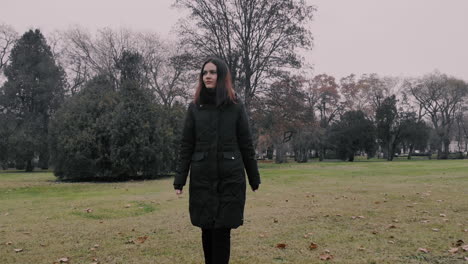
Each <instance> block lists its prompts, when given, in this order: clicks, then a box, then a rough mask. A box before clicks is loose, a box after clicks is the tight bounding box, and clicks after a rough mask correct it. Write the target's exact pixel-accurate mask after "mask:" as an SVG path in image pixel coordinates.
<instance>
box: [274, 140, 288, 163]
mask: <svg viewBox="0 0 468 264" xmlns="http://www.w3.org/2000/svg"><path fill="white" fill-rule="evenodd" d="M275 149H276V157H275V163H285V162H286V159H285V157H284V146H283V144H281V143H280V144H277V145H276V148H275Z"/></svg>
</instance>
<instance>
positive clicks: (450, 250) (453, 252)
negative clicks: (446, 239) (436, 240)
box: [448, 247, 458, 254]
mask: <svg viewBox="0 0 468 264" xmlns="http://www.w3.org/2000/svg"><path fill="white" fill-rule="evenodd" d="M448 252H450V253H452V254H455V253H457V252H458V248H457V247H456V248H451V249H449V251H448Z"/></svg>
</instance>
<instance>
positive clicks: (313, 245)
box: [309, 242, 318, 250]
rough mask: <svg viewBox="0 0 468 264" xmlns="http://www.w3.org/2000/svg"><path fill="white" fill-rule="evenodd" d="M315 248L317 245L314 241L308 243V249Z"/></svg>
mask: <svg viewBox="0 0 468 264" xmlns="http://www.w3.org/2000/svg"><path fill="white" fill-rule="evenodd" d="M316 248H318V245H317V244H315V243H314V242H312V243H310V245H309V249H311V250H312V249H316Z"/></svg>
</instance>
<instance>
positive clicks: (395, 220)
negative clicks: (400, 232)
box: [392, 219, 400, 223]
mask: <svg viewBox="0 0 468 264" xmlns="http://www.w3.org/2000/svg"><path fill="white" fill-rule="evenodd" d="M392 222H393V223H398V222H400V221H398V219H393V220H392Z"/></svg>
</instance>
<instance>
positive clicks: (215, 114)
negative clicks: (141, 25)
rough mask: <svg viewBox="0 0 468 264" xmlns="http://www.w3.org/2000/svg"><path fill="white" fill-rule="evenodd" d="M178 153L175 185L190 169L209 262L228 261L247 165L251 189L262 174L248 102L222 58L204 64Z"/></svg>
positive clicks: (193, 204) (194, 209) (192, 207)
mask: <svg viewBox="0 0 468 264" xmlns="http://www.w3.org/2000/svg"><path fill="white" fill-rule="evenodd" d="M179 154H180V155H179V158H180V160H179V164H178V168H177V174H176V177H175V180H174V189H175V190H176V194H178V195H179V194H181V193H182V189H183V187H184V185H185V183H186V180H187V176H188V173H189V170H190V178H189V179H190V184H189V211H190V220H191V222H192V224H193V225H194V226H197V227H200V228H201V230H202V246H203V253H204V255H205V263H206V264H209V263H210V264H225V263H229V256H230V247H231V241H230V240H231V229H232V228H237V227H239V226H240V225H242V224H243V221H244V205H245V192H246V180H245V171H246V172H247V176H248V180H249V184H250V187H251V188H252V190H253V191H255V190H257V189H258V186H259V184H260V175H259V173H258V167H257V160H256V158H255V149H254V147H253V143H252V136H251V133H250V128H249V123H248V118H247V113H246V110H245V107H244V105H243V104H242V102H241V101H240V99H238V98H237V97H236V94H235V92H234V89H233V88H232V81H231V74H230V72H229V69H228V67H227V65H226V63H225V62H224V61H222V60H220V59H218V58H209V59H208V60H206V61H205V62H204V63H203V65H202V68H201V72H200V76H199V81H198V86H197V89H196V92H195V99H194V101H193V102H192V103H190V105H189V107H188V110H187V113H186V117H185V123H184V128H183V131H182V138H181V144H180V150H179ZM244 169H245V171H244Z"/></svg>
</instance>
